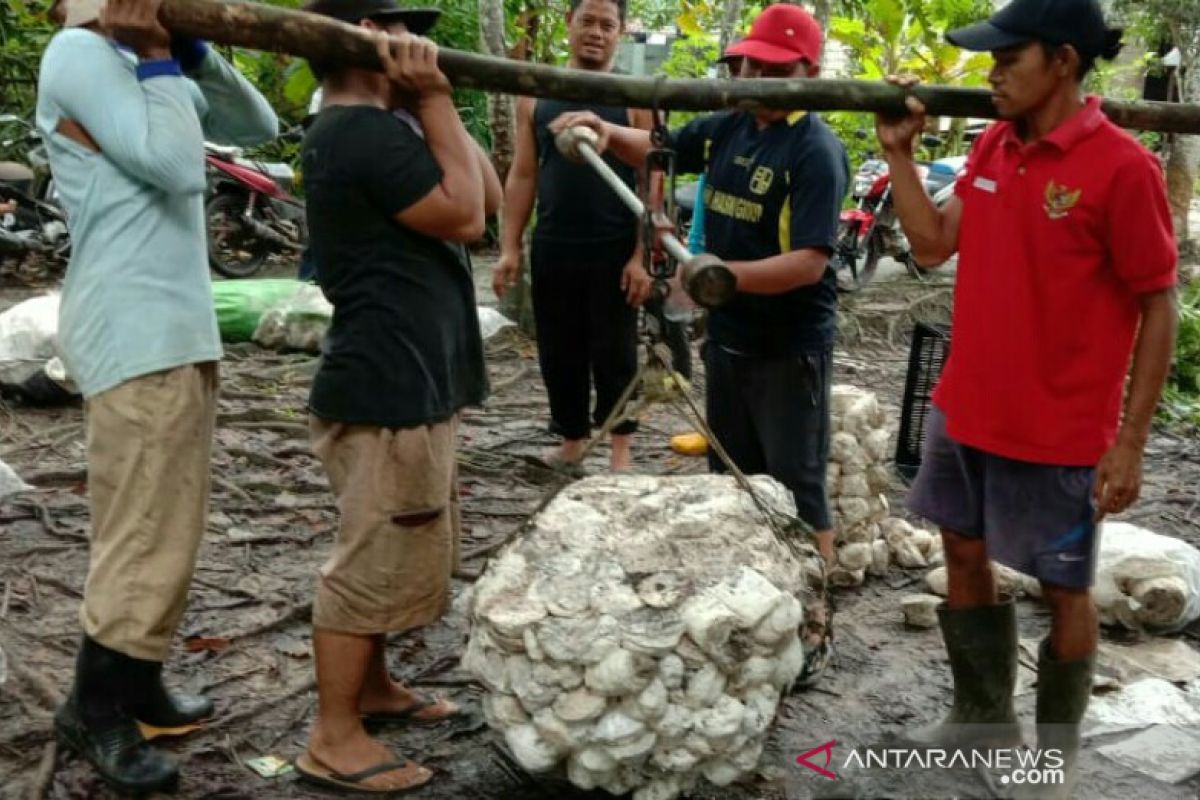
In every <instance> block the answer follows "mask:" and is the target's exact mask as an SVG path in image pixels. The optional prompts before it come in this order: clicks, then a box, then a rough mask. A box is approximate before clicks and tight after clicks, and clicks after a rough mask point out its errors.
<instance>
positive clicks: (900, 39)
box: [829, 0, 991, 86]
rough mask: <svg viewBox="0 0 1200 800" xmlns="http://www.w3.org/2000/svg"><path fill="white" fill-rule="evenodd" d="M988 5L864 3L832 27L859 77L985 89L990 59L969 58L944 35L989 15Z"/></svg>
mask: <svg viewBox="0 0 1200 800" xmlns="http://www.w3.org/2000/svg"><path fill="white" fill-rule="evenodd" d="M990 10H991V5H990V3H989V2H988V0H865V1H864V2H863V3H862V4H861V5H859V6H857V10H856V11H855V12H854V14H853V15H850V16H835V17H834V18H833V19H832V20H831V21H830V26H829V27H830V36H831V37H832V38H834V39H837V40H838V41H840V42H841V43H842V44H844V45H845V46H846V47H847V49H849V51H850V54H851V57H852V58H853V60H854V62H855V64H856V65H857V68H858V77H860V78H864V79H866V80H881V79H882V78H884V77H886V76H888V75H894V74H900V73H906V74H910V75H915V76H917V77H919V78H920V79H921V80H922V81H924V82H927V83H939V84H954V85H960V86H978V85H982V84H983V83H984V82H985V80H986V77H987V71H988V68H989V66H990V64H991V57H990V56H988V55H986V54H969V53H964V52H963V51H962V50H960V49H959V48H957V47H954V46H953V45H951V44H949V43H948V42H947V41H946V39H945V33H946V31H947V30H950V29H952V28H955V27H958V26H961V25H965V24H968V23H970V22H973V21H976V20H979V19H982V18H984V17H986V16H988V14H989V13H990Z"/></svg>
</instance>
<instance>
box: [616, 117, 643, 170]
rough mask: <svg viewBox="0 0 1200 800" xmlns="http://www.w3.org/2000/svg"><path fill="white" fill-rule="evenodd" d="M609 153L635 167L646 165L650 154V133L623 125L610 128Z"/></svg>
mask: <svg viewBox="0 0 1200 800" xmlns="http://www.w3.org/2000/svg"><path fill="white" fill-rule="evenodd" d="M608 137H609V138H608V152H610V153H612V154H613V155H614V156H616V157H617V158H618V159H619V160H621V161H624V162H625V163H626V164H629V165H630V166H633V167H641V166H642V165H643V164H645V163H646V154H647V153H649V152H650V131H646V130H642V129H641V128H627V127H624V126H622V125H612V124H610V125H609V126H608Z"/></svg>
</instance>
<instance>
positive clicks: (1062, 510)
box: [878, 0, 1177, 797]
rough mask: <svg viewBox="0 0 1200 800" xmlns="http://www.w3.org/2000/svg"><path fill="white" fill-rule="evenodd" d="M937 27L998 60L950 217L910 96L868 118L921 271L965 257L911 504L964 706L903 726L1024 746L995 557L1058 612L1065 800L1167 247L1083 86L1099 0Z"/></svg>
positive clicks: (1119, 139)
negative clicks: (928, 530)
mask: <svg viewBox="0 0 1200 800" xmlns="http://www.w3.org/2000/svg"><path fill="white" fill-rule="evenodd" d="M948 38H949V40H950V41H951V42H952V43H954V44H957V45H958V46H960V47H963V48H966V49H969V50H976V51H991V52H992V55H993V57H994V59H995V66H994V67H993V69H992V72H991V74H990V76H989V81H990V83H991V86H992V90H993V102H994V104H995V106H996V109H997V111H999V113H1000V116H1001V118H1002V120H1003V121H1001V122H1000V123H998V124H996V125H993V126H992V127H991V128H989V129H988V130H987V131H986V132H985V133H984V134H983V136H981V137H980V139H979V141H977V142H976V144H975V148H974V150H973V152H972V154H971V158H970V160H969V163H968V166H967V169H966V172H965V173H964V175H963V176H962V178H961V179H960V180H959V182H958V186H957V196H956V198H955V199H954V200H952V201H951V202H950V203H949V204H948V205H947V206H946V207H945V208H944V209H942V210H938V209H937V208H935V206H934V204H933V202H932V201H931V200H930V199H929V197H928V196H927V195H926V194H925V192H924V190H923V188H922V186H921V181H920V178H919V177H918V175H917V171H916V168H915V166H914V162H913V155H912V143H913V139H914V137H915V136H916V135H917V134H918V132H919V131H921V130H922V128H923V127H924V124H925V120H924V108H923V107H921V104H920V103H919V102H918V101H916V100H915V98H913V99H910V100H909V108H910V111H911V114H910V115H909V116H908V117H907V118H903V119H898V120H897V119H887V118H881V119H880V120H879V122H878V133H879V139H880V142H881V144H882V145H883V148H884V151H885V153H886V157H887V160H888V163H889V165H890V167H891V178H892V187H893V193H894V197H895V201H896V208H897V211H898V213H899V216H900V220H901V222H902V224H903V225H904V230H905V233H906V234H907V235H908V237H909V240H910V241H911V242H912V247H913V252H914V254H915V256H916V258H917V261H918V263H921V264H927V265H935V264H940V263H942V262H944V261H946V260H947V259H948V258H949V257H950V256H951V255H953V254H954V253H955V252H956V251H957V252H958V253H959V266H958V280H957V287H956V292H955V302H954V340H953V347H952V352H951V355H950V359H949V362H948V364H947V365H946V369H945V372H944V374H943V375H942V379H941V382H940V384H939V386H938V388H937V391H936V392H935V394H934V405H935V406H936V411H935V413H934V415H933V416H932V417H931V419H930V422H929V426H928V428H927V440H926V445H925V455H924V459H923V463H922V467H921V472H920V474H919V475H918V477H917V480H916V482H915V484H914V486H913V489H912V494H911V496H910V498H909V506H910V508H911V509H912V510H913V511H914V512H916V513H918V514H920V515H921V516H924V517H926V518H928V519H930V520H932V521H934V522H936V523H937V524H939V525H940V526H941V528H942V537H943V540H944V543H945V551H946V564H947V567H948V569H949V598H948V602H947V603H946V605H945V606H944V607H943V608H942V609H941V610H940V612H939V613H940V621H941V627H942V633H943V637H944V639H945V642H946V647H947V650H948V652H949V655H950V663H951V671H952V673H953V676H954V706H953V710H952V711H951V714H950V717H949V718H948V719H947V720H946V721H945V722H943V723H941V724H938V725H933V726H929V727H927V728H923V729H920V730H917V731H912V732H910V733H909V734H908V735H907V736H906V738H907V739H908V740H910V741H912V742H914V743H921V744H927V745H932V746H938V745H945V744H949V743H950V742H952V741H953V742H954V743H955V744H959V743H963V742H968V743H973V744H976V745H988V746H1009V745H1015V744H1016V743H1017V742H1019V741H1020V728H1019V726H1018V724H1017V722H1016V718H1015V715H1014V713H1013V705H1012V692H1013V687H1014V684H1015V681H1016V671H1017V633H1016V620H1015V614H1014V611H1013V606H1012V603H1011V602H1008V601H1001V599H1000V598H999V597H998V596H997V593H996V588H995V584H994V582H993V579H992V573H991V571H990V566H989V563H988V562H989V557H990V558H992V559H995V560H996V561H999V562H1001V563H1003V564H1006V565H1008V566H1010V567H1013V568H1014V569H1017V570H1019V571H1021V572H1023V573H1026V574H1028V575H1032V576H1034V577H1036V578H1037V579H1038V580H1039V581H1040V582H1041V584H1042V590H1043V593H1044V597H1045V599H1046V602H1047V603H1048V604H1049V606H1050V610H1051V614H1052V622H1051V631H1050V636H1049V638H1048V639H1047V640H1046V641H1045V642H1043V644H1042V647H1041V651H1040V655H1039V664H1038V667H1039V678H1038V697H1037V721H1038V738H1039V746H1040V747H1041V748H1042V749H1043V750H1045V749H1047V748H1053V749H1060V750H1062V751H1064V758H1065V761H1066V772H1067V775H1068V778H1067V781H1066V783H1065V785H1064V786H1060V787H1057V789H1056V791H1058V792H1065V793H1063V794H1058V795H1055V796H1064V797H1065V796H1067V794H1069V791H1070V785H1071V783H1072V781H1073V776H1074V772H1075V770H1074V761H1075V754H1076V753H1077V750H1078V743H1079V733H1078V723H1079V720H1080V718H1081V717H1082V715H1083V712H1084V709H1085V708H1086V706H1087V702H1088V697H1089V696H1090V693H1091V684H1092V672H1093V662H1094V653H1095V649H1096V640H1097V635H1098V627H1097V618H1096V612H1095V610H1094V607H1093V604H1092V598H1091V589H1090V587H1091V585H1092V583H1093V580H1094V576H1095V567H1096V556H1097V551H1098V544H1099V528H1098V524H1097V523H1098V522H1099V520H1100V518H1101V517H1103V516H1104V515H1105V514H1116V513H1120V512H1122V511H1124V510H1125V509H1126V508H1128V507H1129V506H1130V505H1131V504H1132V503H1133V502H1134V501H1135V500H1136V499H1137V497H1138V493H1139V490H1140V488H1141V473H1142V451H1143V449H1144V447H1145V444H1146V439H1147V437H1148V436H1149V433H1150V425H1151V421H1152V418H1153V415H1154V410H1155V407H1156V406H1157V404H1158V400H1159V396H1160V394H1161V392H1162V387H1163V383H1164V381H1165V379H1166V375H1167V372H1168V370H1169V367H1170V362H1171V354H1172V349H1173V343H1174V340H1175V330H1176V324H1177V313H1176V307H1175V284H1176V261H1177V254H1176V249H1175V240H1174V236H1173V232H1172V226H1171V217H1170V212H1169V209H1168V205H1167V200H1166V192H1165V187H1164V182H1163V178H1162V174H1161V170H1160V168H1159V166H1158V163H1157V162H1156V161H1155V159H1154V158H1153V157H1152V156H1151V155H1150V153H1148V152H1147V151H1146V150H1145V149H1144V148H1142V147H1141V145H1139V144H1138V143H1137V141H1136V140H1135V139H1133V138H1132V137H1131V136H1129V135H1127V134H1126V133H1124V132H1122V131H1121V130H1119V129H1118V128H1117V127H1116V126H1115V125H1113V124H1112V123H1111V122H1109V121H1108V120H1107V118H1105V116H1104V115H1103V113H1102V112H1101V110H1100V100H1099V98H1097V97H1087V98H1085V97H1084V96H1083V93H1082V91H1081V83H1082V80H1083V78H1084V76H1085V75H1086V74H1087V73H1088V72H1089V71H1090V70H1091V68H1092V67H1093V66H1094V64H1095V62H1096V59H1097V58H1098V57H1104V58H1112V57H1114V56H1115V55H1116V53H1117V51H1118V50H1119V49H1120V32H1119V31H1110V30H1109V29H1108V27H1107V25H1106V24H1105V22H1104V18H1103V14H1102V12H1101V10H1100V7H1099V4H1098V3H1097V1H1096V0H1014V2H1012V3H1010V4H1009V5H1008V6H1006V7H1005V8H1004V9H1003V10H1001V11H1000V12H998V13H997V14H996V15H995V16H994V17H992V19H991V20H990V21H988V22H984V23H981V24H979V25H975V26H972V27H969V28H965V29H962V30H958V31H953V32H951V33H950V34H949V36H948ZM901 82H902V83H904V82H903V81H901ZM1131 354H1132V356H1133V367H1132V380H1131V381H1130V387H1129V392H1128V396H1127V398H1126V397H1125V381H1126V376H1127V373H1129V371H1130V356H1131ZM1123 400H1124V404H1123ZM1122 411H1123V413H1122ZM1042 791H1043V792H1045V791H1046V789H1045V788H1043V790H1042Z"/></svg>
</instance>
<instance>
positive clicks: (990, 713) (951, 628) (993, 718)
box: [899, 600, 1021, 750]
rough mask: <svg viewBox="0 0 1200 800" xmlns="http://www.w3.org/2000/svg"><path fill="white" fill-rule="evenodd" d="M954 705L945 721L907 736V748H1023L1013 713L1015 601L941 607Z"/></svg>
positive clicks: (1015, 662)
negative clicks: (951, 676) (958, 607)
mask: <svg viewBox="0 0 1200 800" xmlns="http://www.w3.org/2000/svg"><path fill="white" fill-rule="evenodd" d="M938 622H939V623H940V625H941V628H942V638H943V639H944V640H945V642H946V652H947V654H949V656H950V672H951V674H952V675H953V676H954V705H953V707H952V708H951V709H950V714H949V716H947V717H946V718H945V719H944V720H942V721H941V722H938V723H935V724H933V725H927V726H925V727H923V728H918V729H916V730H913V731H909V732H906V733H904V734H902V735H901V736H900V737H899V741H900V743H901V744H902V745H903V746H907V747H912V748H934V747H937V748H945V749H947V750H972V749H1002V748H1013V747H1018V746H1019V745H1020V744H1021V726H1020V724H1018V723H1017V715H1016V713H1015V712H1014V711H1013V690H1014V689H1015V688H1016V684H1017V614H1016V609H1015V607H1014V606H1013V603H1012V600H1005V601H1004V602H1002V603H1000V604H999V605H995V606H982V607H979V608H965V609H950V608H947V607H946V606H945V604H943V605H942V606H941V607H940V608H939V609H938Z"/></svg>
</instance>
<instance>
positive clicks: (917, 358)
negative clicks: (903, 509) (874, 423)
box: [896, 322, 950, 480]
mask: <svg viewBox="0 0 1200 800" xmlns="http://www.w3.org/2000/svg"><path fill="white" fill-rule="evenodd" d="M949 356H950V326H949V325H938V324H930V323H926V322H918V323H917V324H916V327H915V328H913V337H912V349H911V350H910V351H909V355H908V377H907V378H906V380H905V381H904V403H903V406H902V407H901V409H900V435H899V436H898V437H897V441H896V471H897V472H899V473H900V474H901V475H902V476H903V477H905V478H907V479H909V480H911V479H912V478H913V477H915V476H916V474H917V470H918V469H919V468H920V466H921V446H922V445H923V444H924V443H925V421H926V420H927V419H928V418H929V412H930V410H931V409H932V408H933V403H932V397H933V389H934V387H935V386H937V382H938V378H940V377H941V375H942V368H943V367H945V366H946V359H947V358H948V357H949Z"/></svg>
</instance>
